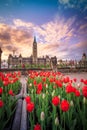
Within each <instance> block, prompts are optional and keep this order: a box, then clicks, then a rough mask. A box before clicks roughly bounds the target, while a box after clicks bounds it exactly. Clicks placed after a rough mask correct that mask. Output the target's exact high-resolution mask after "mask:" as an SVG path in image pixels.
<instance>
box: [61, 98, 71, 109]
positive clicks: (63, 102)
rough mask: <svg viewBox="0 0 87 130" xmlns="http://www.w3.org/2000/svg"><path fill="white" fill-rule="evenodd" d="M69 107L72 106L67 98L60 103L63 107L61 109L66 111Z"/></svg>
mask: <svg viewBox="0 0 87 130" xmlns="http://www.w3.org/2000/svg"><path fill="white" fill-rule="evenodd" d="M69 107H70V105H69V102H68V101H67V100H63V101H62V102H61V104H60V108H61V110H62V111H64V112H66V111H68V110H69Z"/></svg>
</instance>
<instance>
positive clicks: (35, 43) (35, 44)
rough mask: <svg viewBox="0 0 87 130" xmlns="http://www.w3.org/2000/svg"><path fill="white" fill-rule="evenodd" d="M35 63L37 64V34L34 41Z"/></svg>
mask: <svg viewBox="0 0 87 130" xmlns="http://www.w3.org/2000/svg"><path fill="white" fill-rule="evenodd" d="M33 63H34V64H37V42H36V37H35V36H34V41H33Z"/></svg>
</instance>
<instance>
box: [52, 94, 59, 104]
mask: <svg viewBox="0 0 87 130" xmlns="http://www.w3.org/2000/svg"><path fill="white" fill-rule="evenodd" d="M59 103H60V98H59V97H58V96H55V97H53V98H52V104H53V105H54V106H58V105H59Z"/></svg>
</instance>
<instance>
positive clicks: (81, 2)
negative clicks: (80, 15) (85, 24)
mask: <svg viewBox="0 0 87 130" xmlns="http://www.w3.org/2000/svg"><path fill="white" fill-rule="evenodd" d="M58 1H59V3H60V4H61V5H64V8H65V9H67V8H76V9H79V10H80V11H81V12H85V11H87V0H58ZM82 7H83V8H82Z"/></svg>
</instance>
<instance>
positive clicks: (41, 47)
mask: <svg viewBox="0 0 87 130" xmlns="http://www.w3.org/2000/svg"><path fill="white" fill-rule="evenodd" d="M34 36H36V40H37V46H38V57H41V56H45V55H49V56H57V58H58V59H74V60H75V59H76V60H80V59H81V57H82V54H83V53H86V54H87V0H0V47H2V50H3V54H2V59H7V58H8V55H9V54H13V50H15V54H16V55H19V54H22V56H23V57H29V56H30V55H31V54H32V43H33V39H34Z"/></svg>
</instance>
